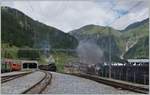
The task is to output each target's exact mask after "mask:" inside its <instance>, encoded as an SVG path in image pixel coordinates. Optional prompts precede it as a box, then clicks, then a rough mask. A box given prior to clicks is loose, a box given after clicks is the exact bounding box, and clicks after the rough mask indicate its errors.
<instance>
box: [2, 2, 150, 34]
mask: <svg viewBox="0 0 150 95" xmlns="http://www.w3.org/2000/svg"><path fill="white" fill-rule="evenodd" d="M2 5H5V6H10V7H13V8H16V9H18V10H20V11H22V12H23V13H25V14H26V15H28V16H30V17H31V18H33V19H34V20H38V21H40V22H43V23H45V24H47V25H50V26H53V27H56V28H58V29H60V30H63V31H64V32H69V31H71V30H74V29H78V28H80V27H82V26H85V25H88V24H95V25H101V26H112V27H114V28H115V29H119V30H121V29H124V28H125V27H126V26H127V25H129V24H131V23H133V22H137V21H141V20H143V19H146V18H148V12H149V8H148V0H76V1H75V0H60V1H59V0H56V1H54V0H50V1H46V0H45V1H42V0H37V1H29V0H28V1H27V0H26V1H11V0H10V1H9V2H8V0H7V1H5V2H2ZM119 17H120V18H119ZM116 19H117V20H116ZM114 21H115V22H114Z"/></svg>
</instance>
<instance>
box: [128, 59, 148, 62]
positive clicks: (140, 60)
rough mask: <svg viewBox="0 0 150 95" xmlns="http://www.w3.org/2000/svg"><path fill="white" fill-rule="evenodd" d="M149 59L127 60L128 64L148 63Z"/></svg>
mask: <svg viewBox="0 0 150 95" xmlns="http://www.w3.org/2000/svg"><path fill="white" fill-rule="evenodd" d="M149 61H150V60H149V59H128V62H149Z"/></svg>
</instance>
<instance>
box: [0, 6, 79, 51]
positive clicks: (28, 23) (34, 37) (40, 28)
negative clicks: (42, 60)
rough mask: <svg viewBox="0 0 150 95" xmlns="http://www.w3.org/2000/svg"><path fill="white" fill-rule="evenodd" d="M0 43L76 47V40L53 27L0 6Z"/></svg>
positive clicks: (23, 45)
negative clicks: (0, 37)
mask: <svg viewBox="0 0 150 95" xmlns="http://www.w3.org/2000/svg"><path fill="white" fill-rule="evenodd" d="M1 14H2V16H1V20H2V21H1V23H2V30H1V31H2V33H1V35H2V43H9V44H10V45H15V46H17V47H25V46H28V47H36V48H45V47H49V48H63V49H64V48H65V49H66V48H76V46H77V44H78V42H77V40H76V39H75V38H74V37H72V36H70V35H69V34H66V33H64V32H63V31H61V30H58V29H56V28H54V27H50V26H47V25H45V24H42V23H40V22H38V21H35V20H33V19H31V18H30V17H28V16H26V15H25V14H23V13H22V12H20V11H18V10H16V9H12V8H9V7H1Z"/></svg>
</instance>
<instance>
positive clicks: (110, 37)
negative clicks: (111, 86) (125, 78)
mask: <svg viewBox="0 0 150 95" xmlns="http://www.w3.org/2000/svg"><path fill="white" fill-rule="evenodd" d="M108 32H109V78H111V30H110V27H108Z"/></svg>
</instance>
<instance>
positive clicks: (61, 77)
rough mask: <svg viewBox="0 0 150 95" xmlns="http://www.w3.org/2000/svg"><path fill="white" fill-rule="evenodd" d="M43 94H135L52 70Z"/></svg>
mask: <svg viewBox="0 0 150 95" xmlns="http://www.w3.org/2000/svg"><path fill="white" fill-rule="evenodd" d="M43 93H44V94H135V93H134V92H130V91H125V90H118V89H115V88H113V87H110V86H107V85H104V84H100V83H97V82H95V81H92V80H88V79H84V78H80V77H76V76H71V75H65V74H59V73H55V72H52V81H51V84H50V85H49V86H48V87H47V89H45V91H44V92H43Z"/></svg>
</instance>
